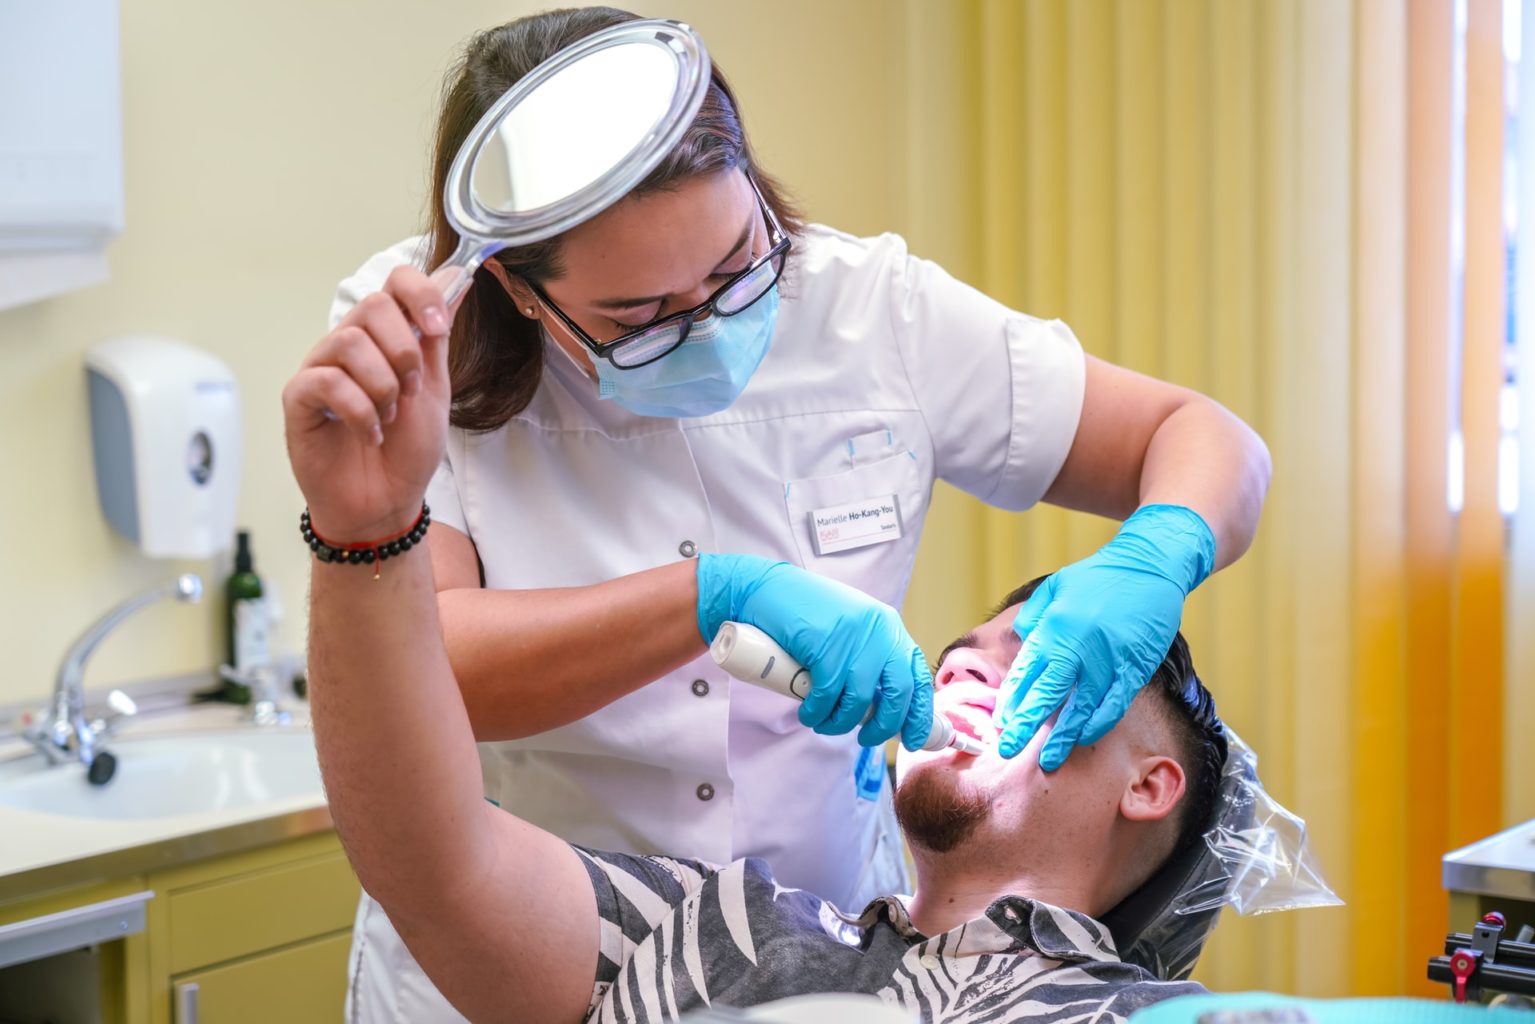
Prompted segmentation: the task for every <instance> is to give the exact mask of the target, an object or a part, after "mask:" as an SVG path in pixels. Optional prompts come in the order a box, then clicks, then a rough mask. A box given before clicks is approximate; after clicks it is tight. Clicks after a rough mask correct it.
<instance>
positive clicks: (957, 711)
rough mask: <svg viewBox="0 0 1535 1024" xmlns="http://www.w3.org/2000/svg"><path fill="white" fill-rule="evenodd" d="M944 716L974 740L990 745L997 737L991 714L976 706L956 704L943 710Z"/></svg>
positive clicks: (958, 730) (957, 729)
mask: <svg viewBox="0 0 1535 1024" xmlns="http://www.w3.org/2000/svg"><path fill="white" fill-rule="evenodd" d="M943 715H944V717H945V718H947V719H948V720H949V722H950V723H951V724H952V725H953V726H954V729H955V731H956V732H962V733H964V734H965V735H966V736H969V737H970V738H971V739H973V740H977V741H979V742H981V743H989V742H991V741H992V740H993V739H995V737H996V727H995V726H993V725H992V724H991V712H989V711H987V710H984V709H982V708H979V707H977V706H975V705H974V704H955V705H952V706H950V707H947V708H944V709H943Z"/></svg>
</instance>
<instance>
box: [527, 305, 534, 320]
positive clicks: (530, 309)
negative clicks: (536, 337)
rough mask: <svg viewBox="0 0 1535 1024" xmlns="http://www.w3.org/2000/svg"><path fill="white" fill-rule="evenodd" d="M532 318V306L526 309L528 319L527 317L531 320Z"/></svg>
mask: <svg viewBox="0 0 1535 1024" xmlns="http://www.w3.org/2000/svg"><path fill="white" fill-rule="evenodd" d="M532 316H533V307H532V306H529V307H528V317H529V318H530V319H531V318H532Z"/></svg>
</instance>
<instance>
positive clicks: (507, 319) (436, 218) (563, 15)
mask: <svg viewBox="0 0 1535 1024" xmlns="http://www.w3.org/2000/svg"><path fill="white" fill-rule="evenodd" d="M638 17H639V16H638V15H635V14H631V13H629V12H628V11H621V10H617V9H615V8H612V7H582V8H574V9H569V10H559V11H546V12H544V13H542V14H535V15H531V16H529V17H526V18H520V19H518V20H517V21H513V22H509V23H507V24H505V25H501V26H500V27H498V28H492V29H486V30H485V31H483V32H480V33H478V34H477V35H475V36H474V37H473V38H471V39H470V40H469V42H468V44H467V45H466V46H465V47H464V52H463V55H462V56H461V57H460V58H459V60H458V62H457V63H456V64H455V65H454V66H453V68H452V69H451V70H450V71H449V72H448V75H447V78H446V80H445V81H444V86H443V101H442V110H441V112H440V114H439V116H438V121H437V139H436V144H435V148H434V154H433V159H432V207H431V256H430V263H429V266H437V265H438V264H440V263H441V262H442V261H443V260H445V259H447V257H448V255H449V254H450V253H452V251H453V249H454V247H455V246H456V245H457V242H458V235H457V233H456V232H454V230H453V228H452V226H451V225H450V224H448V222H447V218H446V216H445V215H444V213H443V202H442V200H443V189H444V186H445V184H446V180H447V176H448V169H449V167H451V166H452V164H453V158H454V156H455V155H457V153H458V150H459V148H460V147H461V146H462V145H463V143H464V139H465V138H467V137H468V135H469V132H470V130H472V129H473V128H474V126H475V124H476V123H477V122H478V121H479V119H480V117H481V115H483V114H484V113H485V111H486V110H487V109H488V108H489V107H490V105H491V104H493V103H494V102H495V101H496V100H497V99H499V98H500V97H501V95H502V94H503V93H504V92H506V90H507V89H509V88H511V87H512V85H513V84H515V83H516V82H517V80H518V79H520V78H521V77H522V76H523V75H525V74H527V73H528V72H529V71H532V70H533V68H535V67H536V66H537V65H538V64H540V63H541V62H542V61H544V60H546V59H547V58H549V57H551V56H553V55H554V54H555V53H556V52H557V51H559V50H561V49H563V48H564V47H566V46H569V45H570V44H572V43H574V42H576V41H578V40H580V39H583V38H585V37H586V36H589V35H591V34H592V33H593V32H596V31H598V30H600V29H604V28H607V27H609V26H611V25H617V24H621V23H623V22H626V21H635V20H637V19H638ZM739 109H740V108H739V106H738V105H737V103H736V99H735V94H734V93H732V92H731V90H730V85H729V83H728V82H727V81H726V79H725V76H724V74H723V73H722V72H721V71H720V69H719V66H718V65H715V66H714V68H713V71H712V75H711V82H710V85H709V89H708V92H707V93H706V94H705V96H704V101H703V106H702V107H701V108H700V109H699V111H698V115H697V116H696V117H695V118H694V119H693V123H692V125H691V126H690V127H689V128H688V130H687V133H686V134H685V135H683V137H682V141H681V142H679V143H678V144H677V146H676V148H675V149H673V150H672V152H671V154H670V155H668V156H667V158H666V159H665V160H663V161H662V162H661V164H660V166H658V167H657V168H656V169H655V170H654V171H652V172H651V173H650V174H649V175H648V176H647V177H646V178H645V180H644V181H642V182H640V184H639V185H638V186H636V187H635V188H634V190H633V191H632V192H631V193H630V195H644V194H645V193H647V192H654V191H660V190H663V189H669V188H675V187H677V185H678V184H679V183H681V182H682V181H685V180H686V179H688V178H690V177H693V176H695V175H699V174H708V173H711V172H716V171H724V170H730V169H733V168H737V167H750V168H751V172H752V180H754V181H755V182H756V183H757V187H758V188H759V189H760V190H761V191H762V197H763V199H765V200H766V201H767V203H768V205H769V206H771V207H772V208H773V212H774V213H775V214H777V215H778V219H779V221H780V222H781V223H782V224H783V226H784V230H785V231H787V232H789V233H790V234H796V233H798V231H799V229H800V228H801V227H802V226H803V221H802V219H801V217H800V215H799V212H798V211H797V210H796V209H795V208H794V206H793V204H792V203H791V202H790V201H789V199H788V197H787V196H786V194H785V192H784V190H783V187H782V186H781V185H780V184H779V183H778V182H777V181H776V180H774V179H773V177H772V176H771V175H768V174H766V173H765V172H763V170H762V169H761V168H760V167H758V166H757V163H756V161H755V160H754V159H753V157H752V151H751V144H750V143H749V142H748V141H747V138H746V132H745V129H744V128H743V127H742V126H741V119H740V114H739ZM492 259H494V260H495V261H496V262H498V263H499V264H500V265H501V266H502V267H503V268H505V270H506V272H507V273H508V274H509V275H511V276H513V277H521V278H523V279H525V280H528V281H531V282H532V283H534V284H542V283H543V282H545V281H549V280H554V279H557V278H559V277H560V276H562V275H563V273H564V267H563V266H562V265H561V263H560V239H559V238H552V239H549V240H547V241H543V242H535V243H533V244H532V245H526V246H519V247H517V248H515V249H503V250H501V251H500V252H499V253H497V254H496V255H495V256H494V257H492ZM448 370H449V374H450V376H451V378H452V381H453V409H452V423H453V425H454V426H455V427H461V428H463V429H465V430H471V431H487V430H495V429H496V428H498V427H500V426H501V425H502V424H504V423H506V421H507V420H509V419H511V418H512V417H513V416H515V415H517V413H519V412H521V411H522V410H523V409H525V408H526V407H527V405H528V403H529V402H530V401H532V400H533V394H534V392H535V391H537V390H538V382H539V378H540V377H541V376H542V374H543V341H542V336H541V334H540V331H539V325H538V322H537V321H536V320H531V319H527V318H525V317H524V316H523V315H522V314H521V312H520V311H519V310H518V309H517V304H516V303H515V302H514V301H513V300H512V297H511V296H510V295H508V294H507V292H506V290H505V289H504V288H502V287H501V284H500V282H498V281H497V280H496V279H495V277H494V276H493V275H492V274H491V272H490V271H489V270H487V269H485V268H483V267H482V268H481V269H480V270H478V271H476V273H475V276H474V283H473V284H472V285H471V286H470V288H469V292H468V294H467V295H466V296H465V298H464V301H463V304H462V305H461V306H460V307H459V310H458V315H457V316H456V317H455V318H454V321H453V332H452V335H451V336H450V341H449V347H448Z"/></svg>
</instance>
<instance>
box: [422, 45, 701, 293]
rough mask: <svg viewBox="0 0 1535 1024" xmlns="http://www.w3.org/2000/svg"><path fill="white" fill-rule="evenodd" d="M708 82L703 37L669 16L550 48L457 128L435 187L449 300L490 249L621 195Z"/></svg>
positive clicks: (656, 156) (667, 141)
mask: <svg viewBox="0 0 1535 1024" xmlns="http://www.w3.org/2000/svg"><path fill="white" fill-rule="evenodd" d="M708 87H709V55H708V53H707V51H706V50H705V49H704V45H703V40H702V39H700V38H699V37H698V34H697V33H696V32H694V31H693V30H692V29H691V28H689V27H688V26H687V25H684V24H682V23H680V22H675V21H663V20H654V19H650V20H641V21H631V22H625V23H623V24H621V25H615V26H612V27H611V28H607V29H603V30H602V31H600V32H596V33H594V34H592V35H590V36H587V37H586V38H585V39H582V40H580V41H578V42H576V43H574V44H573V45H571V46H568V47H566V48H565V49H563V50H561V51H560V52H559V53H557V54H555V55H554V56H553V57H550V58H549V59H548V60H546V61H544V62H543V63H542V64H540V65H538V66H537V67H535V68H534V69H533V70H532V71H530V72H528V73H527V74H526V75H524V76H523V77H522V78H521V79H519V80H518V81H517V83H516V84H515V85H513V86H512V87H511V88H510V89H509V90H507V92H506V94H505V95H503V96H502V97H501V98H500V99H499V100H497V101H496V102H495V103H494V104H493V105H492V106H491V107H490V109H489V110H487V111H486V112H485V114H484V116H483V117H481V118H480V121H479V123H478V124H476V125H475V127H474V130H473V131H471V132H470V133H469V136H468V137H467V138H466V139H465V140H464V144H463V146H462V147H461V148H460V149H459V152H458V155H457V157H456V158H455V159H454V161H453V166H452V168H451V169H450V170H449V172H448V180H447V182H446V183H445V188H444V190H443V205H444V208H445V212H446V214H447V217H448V222H449V223H451V224H452V225H453V227H454V228H455V229H456V230H457V231H458V233H459V245H458V248H457V250H455V251H454V253H453V255H452V256H450V257H449V258H448V260H447V261H446V262H445V263H444V264H443V266H445V267H446V266H452V267H457V268H461V269H462V270H463V273H462V274H460V275H458V276H457V278H456V279H455V280H454V281H453V283H452V284H451V285H449V286H448V288H447V289H446V293H447V298H448V301H449V302H451V301H453V300H454V299H455V298H457V296H458V295H459V294H460V293H461V292H462V291H463V289H464V288H466V287H468V284H469V279H470V277H471V276H472V275H473V273H474V271H475V269H477V268H478V267H479V265H480V264H481V263H482V262H484V260H485V259H486V258H487V257H489V256H490V255H491V254H493V253H495V252H496V251H497V250H499V249H503V248H506V247H507V246H513V245H526V244H528V243H530V242H537V241H542V240H543V239H546V238H552V237H553V236H555V235H558V234H560V233H561V232H563V231H566V230H568V229H570V228H572V227H574V226H575V225H577V224H580V223H582V222H583V221H586V220H589V219H591V218H592V217H594V216H596V215H597V214H598V213H601V212H602V211H603V210H605V209H607V208H608V207H609V206H611V205H612V204H613V203H615V202H617V201H618V200H619V199H621V198H623V196H624V195H626V194H627V193H628V192H629V190H630V189H632V188H634V186H635V185H638V184H639V183H640V182H641V181H642V180H644V178H645V176H646V175H647V174H649V173H650V172H651V171H652V170H654V169H655V167H656V165H657V164H659V163H660V162H661V161H662V160H663V159H664V158H665V157H666V155H667V154H668V153H669V152H671V150H672V148H673V147H675V146H676V145H677V143H678V142H679V141H680V140H681V138H682V136H683V134H684V133H685V132H686V131H687V128H688V125H690V124H691V123H692V121H693V118H694V116H695V115H696V114H697V113H698V108H699V107H700V106H701V105H702V104H703V98H704V93H705V92H706V91H707V90H708Z"/></svg>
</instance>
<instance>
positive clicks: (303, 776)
mask: <svg viewBox="0 0 1535 1024" xmlns="http://www.w3.org/2000/svg"><path fill="white" fill-rule="evenodd" d="M108 749H110V750H111V751H112V753H113V754H115V755H116V756H117V773H116V775H115V776H114V777H113V778H112V781H111V782H109V783H107V784H106V785H105V786H92V785H91V784H90V783H89V782H87V781H86V779H85V771H84V769H82V768H81V767H80V766H79V765H59V766H49V765H47V764H46V763H45V762H44V761H43V759H42V758H41V757H31V756H28V757H25V758H20V759H18V760H15V761H11V762H9V763H6V764H0V806H4V807H15V808H20V809H22V810H28V811H39V812H42V813H45V814H57V815H62V816H64V817H71V818H96V819H117V820H138V819H145V818H165V817H173V816H177V815H182V814H205V813H209V812H216V811H226V810H235V809H239V808H244V807H250V806H253V805H256V804H263V803H268V802H272V801H279V800H289V799H292V798H294V797H304V796H313V797H316V798H319V797H320V795H321V793H322V787H321V783H320V767H319V764H318V762H317V761H316V760H315V750H314V736H313V735H312V734H310V733H309V732H307V731H304V730H297V729H292V730H274V731H271V732H265V731H256V730H254V729H253V730H251V731H249V732H216V733H207V732H197V733H182V734H177V735H170V736H158V737H145V738H142V739H133V738H124V739H116V740H114V741H112V742H111V744H109V747H108Z"/></svg>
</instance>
